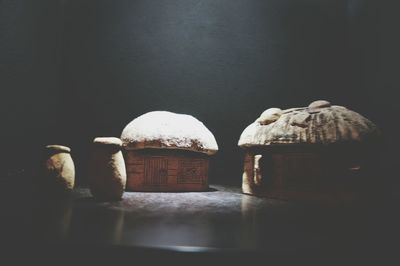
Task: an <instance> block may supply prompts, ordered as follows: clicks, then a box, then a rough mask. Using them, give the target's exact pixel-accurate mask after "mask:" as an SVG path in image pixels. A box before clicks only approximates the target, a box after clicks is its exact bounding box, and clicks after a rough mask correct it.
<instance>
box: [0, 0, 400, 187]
mask: <svg viewBox="0 0 400 266" xmlns="http://www.w3.org/2000/svg"><path fill="white" fill-rule="evenodd" d="M0 3H1V5H2V10H1V17H0V21H1V30H2V33H3V34H2V36H1V40H5V41H6V44H7V42H8V43H9V44H8V46H7V47H6V48H5V49H4V48H3V49H1V50H2V51H0V53H1V55H4V56H5V57H6V58H9V60H10V62H7V61H6V62H5V63H4V64H3V63H2V64H1V67H2V68H3V67H4V68H5V69H6V75H8V76H7V77H6V78H5V80H4V79H3V78H2V81H1V86H2V87H7V90H8V91H7V93H9V94H10V95H12V96H7V97H6V99H9V98H10V97H11V100H7V102H8V103H7V104H8V105H6V107H7V109H6V113H8V115H7V119H8V120H7V122H8V123H11V125H12V126H11V127H9V128H8V130H9V132H7V134H10V135H12V137H11V138H10V139H11V140H13V141H14V142H15V141H18V140H21V139H23V143H31V144H32V143H39V144H40V143H41V141H47V140H48V141H47V142H50V141H51V142H58V143H65V144H68V145H70V146H71V147H72V149H73V151H74V153H73V154H74V158H76V162H77V164H78V169H82V171H81V173H83V169H84V165H85V160H86V158H87V156H88V151H89V145H90V141H91V140H92V139H93V138H94V137H95V136H119V135H120V133H121V131H122V129H123V127H124V126H125V125H126V124H127V123H128V122H129V121H130V120H132V119H133V118H135V117H136V116H138V115H141V114H143V113H145V112H147V111H151V110H169V111H174V112H180V113H188V114H192V115H194V116H195V117H197V118H198V119H200V120H201V121H203V122H204V123H205V125H206V126H207V127H208V128H209V129H210V130H211V131H212V132H213V133H214V135H215V136H216V139H217V141H218V144H219V146H220V152H219V153H218V155H217V156H216V157H215V160H214V161H213V165H214V167H213V169H212V176H211V180H212V182H219V181H228V180H234V182H235V183H237V184H239V183H240V180H241V168H242V163H241V160H242V153H241V150H240V149H239V148H238V147H237V145H236V143H237V141H238V138H239V136H240V133H241V131H242V130H243V129H244V128H245V127H246V126H247V125H248V124H249V123H251V122H252V121H254V119H255V118H257V116H258V115H259V114H260V113H261V112H262V111H263V110H265V109H267V108H269V107H273V106H276V107H281V108H287V107H293V106H304V105H308V103H310V102H311V101H312V100H315V99H327V100H330V101H331V102H332V103H334V104H339V105H344V106H347V107H349V108H351V109H353V110H355V111H358V112H360V113H362V114H364V115H365V116H367V117H369V118H370V119H371V120H372V121H374V122H376V123H377V124H378V125H379V126H380V127H382V129H383V130H384V132H387V133H388V134H387V135H388V136H387V139H388V140H389V141H396V140H395V139H396V138H395V137H394V136H395V134H394V133H395V132H397V128H396V127H395V126H394V125H393V119H394V117H395V115H394V113H396V112H397V113H398V109H399V107H398V104H397V101H396V98H395V97H394V96H395V95H394V91H395V89H396V88H397V86H398V85H399V82H398V80H397V78H396V77H395V75H396V71H395V69H396V65H395V63H397V61H395V60H393V57H394V54H395V53H396V50H397V48H396V46H395V45H393V41H397V38H394V37H393V32H395V31H396V27H395V25H396V23H395V21H392V20H391V19H392V18H395V17H396V14H394V12H393V11H392V10H393V7H392V6H389V5H388V3H386V2H378V1H372V0H339V1H338V0H323V1H320V0H302V1H299V0H269V1H263V0H254V1H245V0H203V1H198V0H196V1H194V0H193V1H192V0H174V1H145V0H143V1H128V0H126V1H125V0H118V1H109V0H83V1H82V0H76V1H75V0H69V1H59V2H57V1H44V0H43V1H41V3H40V4H39V3H38V2H35V4H31V3H30V2H29V1H20V2H19V3H20V6H18V7H14V5H15V4H13V3H14V2H13V1H3V2H0ZM4 7H5V8H4ZM49 10H51V11H49ZM13 20H19V21H20V22H19V23H21V25H22V26H20V27H19V28H18V27H15V26H13V25H14V24H15V23H14V21H13ZM3 24H4V26H3ZM42 24H43V25H42ZM32 31H37V32H39V33H38V34H36V35H33V34H32ZM60 31H61V32H62V34H61V35H60V36H59V37H57V36H58V35H59V32H60ZM4 32H5V33H6V35H4ZM7 34H8V35H9V36H7ZM57 38H58V39H57ZM57 40H58V41H57ZM60 40H61V41H60ZM29 42H34V43H36V46H35V48H34V49H33V50H30V46H29V47H27V46H26V45H28V44H27V43H29ZM14 46H17V47H19V46H21V47H20V48H19V49H20V50H21V51H24V53H25V54H23V55H20V54H16V53H14ZM60 49H61V51H62V52H61V55H62V60H61V61H58V59H57V58H58V52H57V51H59V50H60ZM32 51H33V53H34V54H35V55H36V58H37V60H38V61H37V62H36V64H37V65H35V67H32V64H35V63H34V60H33V59H32V57H31V54H28V53H31V52H32ZM21 58H23V59H24V60H27V61H28V63H25V64H21V65H16V63H15V62H14V61H15V60H16V61H18V60H20V59H21ZM1 60H3V58H2V59H1ZM30 60H31V61H30ZM26 64H28V65H29V66H30V67H31V69H28V70H27V66H26ZM10 65H11V67H15V70H12V69H11V68H10ZM16 91H19V92H18V93H16ZM21 95H23V96H24V97H23V98H24V100H23V103H21ZM55 103H57V104H55ZM22 105H24V106H28V107H26V108H25V107H24V108H20V107H21V106H22ZM49 110H54V111H55V113H54V112H53V111H50V112H49ZM3 113H4V112H3ZM21 120H24V121H25V120H27V121H28V122H27V123H28V124H25V123H22V122H21ZM21 124H22V125H21ZM16 131H17V133H16V134H17V136H16V135H15V132H16ZM21 132H23V133H21ZM27 132H28V133H27ZM32 132H33V133H32ZM18 134H19V135H18ZM31 134H33V135H34V138H32V137H31ZM39 140H40V141H39ZM395 143H397V142H395ZM17 144H18V145H21V143H17ZM388 152H389V153H388V154H389V156H388V157H389V159H388V160H389V161H390V160H391V161H390V165H392V166H393V165H395V161H394V160H393V156H392V157H391V156H390V155H394V153H393V154H392V153H391V152H393V150H390V151H389V150H388ZM79 167H80V168H79ZM81 179H82V180H83V179H84V176H83V175H81Z"/></svg>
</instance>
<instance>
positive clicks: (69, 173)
mask: <svg viewBox="0 0 400 266" xmlns="http://www.w3.org/2000/svg"><path fill="white" fill-rule="evenodd" d="M70 152H71V149H70V148H68V147H66V146H61V145H47V146H46V147H45V153H44V156H45V158H44V166H43V168H44V169H43V170H44V171H43V178H42V182H41V190H42V191H43V192H45V193H46V194H52V195H58V196H61V195H65V194H68V193H69V192H71V191H72V189H73V188H74V184H75V166H74V162H73V160H72V157H71V154H70Z"/></svg>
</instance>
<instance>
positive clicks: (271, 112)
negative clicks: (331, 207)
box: [238, 100, 380, 203]
mask: <svg viewBox="0 0 400 266" xmlns="http://www.w3.org/2000/svg"><path fill="white" fill-rule="evenodd" d="M379 135H380V132H379V130H378V129H377V127H376V126H375V125H374V124H373V123H372V122H371V121H369V120H368V119H367V118H365V117H363V116H362V115H360V114H358V113H356V112H354V111H351V110H349V109H347V108H345V107H343V106H337V105H331V104H330V103H329V102H328V101H323V100H319V101H315V102H312V103H311V104H310V105H309V106H308V107H301V108H291V109H287V110H281V109H279V108H270V109H267V110H266V111H264V112H263V113H262V114H261V116H260V117H259V118H257V119H256V121H255V122H254V123H252V124H250V125H249V126H248V127H247V128H246V129H245V130H244V131H243V133H242V135H241V136H240V139H239V143H238V144H239V146H241V147H242V148H244V150H245V158H244V169H243V182H242V191H243V192H244V193H248V194H252V195H258V196H266V197H271V198H278V199H285V200H305V201H317V202H329V203H338V202H349V201H353V200H358V199H361V198H365V197H364V196H365V195H370V194H371V193H370V192H371V190H372V188H374V187H376V184H375V183H374V182H373V175H372V173H373V172H374V171H371V170H373V169H374V161H375V160H374V156H373V155H374V154H375V152H374V151H373V149H374V148H375V145H374V144H378V143H379V142H376V140H378V139H379ZM371 184H374V185H371ZM361 195H362V196H361Z"/></svg>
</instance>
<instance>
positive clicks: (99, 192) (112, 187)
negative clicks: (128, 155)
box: [89, 137, 126, 201]
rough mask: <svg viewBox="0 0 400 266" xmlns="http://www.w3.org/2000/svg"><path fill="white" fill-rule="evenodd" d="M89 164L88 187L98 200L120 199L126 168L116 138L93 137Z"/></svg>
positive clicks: (119, 141) (119, 142)
mask: <svg viewBox="0 0 400 266" xmlns="http://www.w3.org/2000/svg"><path fill="white" fill-rule="evenodd" d="M92 146H93V149H92V156H91V160H90V165H89V187H90V192H91V193H92V195H93V197H95V198H96V199H98V200H106V201H108V200H120V199H121V198H122V194H123V193H124V190H125V184H126V169H125V161H124V157H123V155H122V152H121V146H122V142H121V140H120V139H118V138H112V137H110V138H106V137H102V138H95V139H94V141H93V145H92Z"/></svg>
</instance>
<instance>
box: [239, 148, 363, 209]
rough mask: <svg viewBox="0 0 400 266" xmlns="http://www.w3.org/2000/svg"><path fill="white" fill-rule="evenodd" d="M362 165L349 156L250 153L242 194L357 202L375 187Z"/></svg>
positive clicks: (248, 153)
mask: <svg viewBox="0 0 400 266" xmlns="http://www.w3.org/2000/svg"><path fill="white" fill-rule="evenodd" d="M361 165H363V166H361ZM361 165H360V164H358V162H357V163H354V161H352V160H351V158H350V156H346V154H330V153H321V152H317V151H299V150H297V151H296V150H295V151H290V150H289V151H285V152H280V151H275V152H269V151H261V152H260V151H258V152H253V151H247V152H246V154H245V160H244V172H243V183H242V191H243V193H246V194H251V195H257V196H264V197H269V198H277V199H283V200H296V201H307V202H320V203H333V204H336V203H348V202H355V201H357V200H359V199H361V198H363V197H364V196H368V195H367V194H366V192H367V191H368V189H369V188H371V184H370V183H368V182H369V181H370V178H369V177H368V173H367V172H368V171H366V170H365V169H363V168H364V166H365V164H361Z"/></svg>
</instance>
